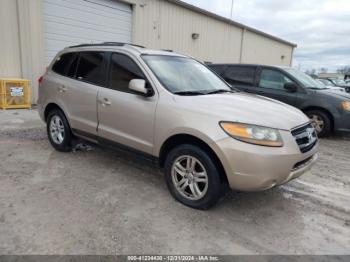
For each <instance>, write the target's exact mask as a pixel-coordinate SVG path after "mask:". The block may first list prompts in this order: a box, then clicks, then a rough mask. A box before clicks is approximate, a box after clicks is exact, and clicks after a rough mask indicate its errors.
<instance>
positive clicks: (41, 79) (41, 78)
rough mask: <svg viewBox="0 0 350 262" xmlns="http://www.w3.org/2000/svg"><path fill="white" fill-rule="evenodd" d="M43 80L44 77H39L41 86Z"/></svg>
mask: <svg viewBox="0 0 350 262" xmlns="http://www.w3.org/2000/svg"><path fill="white" fill-rule="evenodd" d="M43 79H44V77H43V76H41V77H39V79H38V83H39V85H41V82H42V81H43Z"/></svg>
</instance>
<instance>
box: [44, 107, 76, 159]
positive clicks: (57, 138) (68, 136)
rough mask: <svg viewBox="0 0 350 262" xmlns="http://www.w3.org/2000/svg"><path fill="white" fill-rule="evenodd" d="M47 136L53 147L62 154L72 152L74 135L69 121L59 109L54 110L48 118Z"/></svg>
mask: <svg viewBox="0 0 350 262" xmlns="http://www.w3.org/2000/svg"><path fill="white" fill-rule="evenodd" d="M46 123H47V135H48V137H49V141H50V143H51V145H52V146H53V147H54V148H55V149H56V150H57V151H61V152H69V151H71V150H72V144H71V142H72V133H71V129H70V126H69V124H68V121H67V119H66V117H65V115H64V114H63V112H62V111H61V110H59V109H54V110H52V111H50V112H49V114H48V116H47V121H46Z"/></svg>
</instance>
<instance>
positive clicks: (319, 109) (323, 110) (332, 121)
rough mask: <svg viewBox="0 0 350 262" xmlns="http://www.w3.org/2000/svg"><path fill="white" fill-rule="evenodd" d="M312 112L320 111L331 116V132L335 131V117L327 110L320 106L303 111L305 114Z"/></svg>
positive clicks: (306, 108) (309, 107)
mask: <svg viewBox="0 0 350 262" xmlns="http://www.w3.org/2000/svg"><path fill="white" fill-rule="evenodd" d="M312 110H318V111H322V112H323V113H325V114H327V115H328V116H329V119H330V121H331V130H332V131H333V129H334V124H335V123H334V117H333V114H332V113H331V112H330V111H329V110H328V109H326V108H324V107H320V106H308V107H305V108H303V109H302V111H303V112H304V113H307V112H308V111H312Z"/></svg>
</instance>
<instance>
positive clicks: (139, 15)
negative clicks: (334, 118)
mask: <svg viewBox="0 0 350 262" xmlns="http://www.w3.org/2000/svg"><path fill="white" fill-rule="evenodd" d="M0 35H1V40H0V78H2V77H12V78H13V77H16V78H26V79H29V80H30V81H31V84H32V87H33V102H35V101H36V99H37V92H38V91H37V79H38V78H39V77H40V75H42V74H43V72H44V71H45V67H46V66H47V65H48V64H49V63H50V62H51V60H52V58H53V57H54V55H55V54H56V53H57V52H58V51H60V50H62V49H63V48H64V47H66V46H70V45H75V44H80V43H93V42H106V41H113V42H132V43H135V44H140V45H143V46H146V47H149V48H158V49H171V50H174V51H177V52H180V53H184V54H188V55H191V56H194V57H196V58H198V59H201V60H202V61H208V62H232V63H262V64H275V65H291V63H292V58H293V50H294V48H295V47H296V45H295V44H293V43H290V42H287V41H285V40H282V39H279V38H277V37H274V36H272V35H268V34H266V33H263V32H261V31H258V30H256V29H253V28H250V27H247V26H245V25H242V24H239V23H236V22H233V21H231V20H229V19H226V18H223V17H221V16H218V15H215V14H213V13H210V12H207V11H204V10H202V9H199V8H197V7H194V6H192V5H189V4H186V3H184V2H181V1H179V0H122V1H119V0H1V1H0Z"/></svg>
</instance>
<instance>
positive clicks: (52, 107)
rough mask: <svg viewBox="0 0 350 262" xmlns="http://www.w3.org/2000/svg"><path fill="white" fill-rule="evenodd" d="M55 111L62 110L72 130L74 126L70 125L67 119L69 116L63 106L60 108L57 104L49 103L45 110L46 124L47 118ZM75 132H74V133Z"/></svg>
mask: <svg viewBox="0 0 350 262" xmlns="http://www.w3.org/2000/svg"><path fill="white" fill-rule="evenodd" d="M54 109H57V110H60V111H61V112H62V114H63V115H64V116H65V118H66V120H67V122H68V125H69V127H70V128H72V125H71V123H70V119H69V118H68V117H67V114H66V113H65V112H64V110H63V109H62V107H61V106H59V105H58V104H56V103H48V104H47V105H46V107H45V110H44V118H45V122H47V117H48V115H49V113H50V112H51V111H52V110H54ZM72 132H73V131H72Z"/></svg>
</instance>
